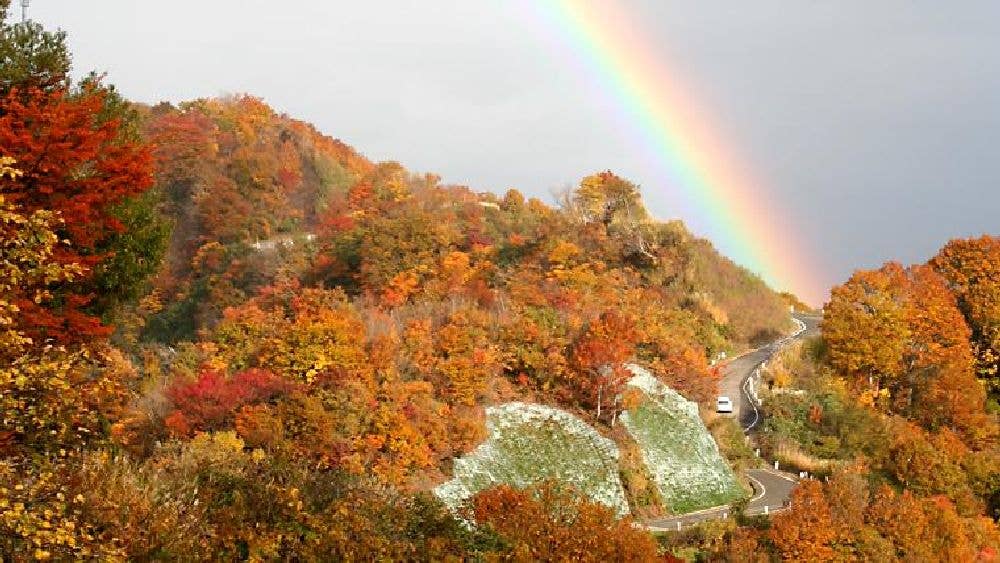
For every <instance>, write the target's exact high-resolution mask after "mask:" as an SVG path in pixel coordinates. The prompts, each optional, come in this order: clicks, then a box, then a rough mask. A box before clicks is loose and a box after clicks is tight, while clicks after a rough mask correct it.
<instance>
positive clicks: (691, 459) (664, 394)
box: [622, 367, 743, 514]
mask: <svg viewBox="0 0 1000 563" xmlns="http://www.w3.org/2000/svg"><path fill="white" fill-rule="evenodd" d="M632 370H633V373H635V377H634V378H633V379H632V380H631V381H630V382H629V385H631V386H634V387H636V388H639V389H641V390H643V391H644V392H645V393H646V396H647V398H648V400H647V401H645V402H643V404H641V405H640V406H638V407H637V408H634V409H632V410H631V411H629V412H627V413H625V414H623V415H622V422H623V423H624V424H625V427H626V428H627V429H628V431H629V433H630V434H631V435H632V437H633V438H634V439H635V441H636V442H637V443H638V444H639V449H640V450H641V451H642V455H643V459H644V460H645V462H646V465H647V467H648V468H649V471H650V473H651V474H652V476H653V480H654V481H655V482H656V484H657V486H658V487H659V490H660V495H661V496H662V498H663V500H664V503H665V504H666V505H667V507H668V508H669V509H670V511H671V512H673V513H675V514H679V513H684V512H690V511H693V510H698V509H701V508H708V507H711V506H717V505H720V504H725V503H728V502H731V501H733V500H735V499H737V498H739V497H740V496H741V495H743V490H742V489H741V488H740V486H739V484H738V482H737V480H736V476H735V475H734V474H733V472H732V470H731V469H730V467H729V465H728V464H726V460H725V459H723V457H722V455H721V454H720V453H719V448H718V446H717V445H716V443H715V441H714V440H713V439H712V436H711V434H709V432H708V429H707V428H705V424H704V423H703V422H702V420H701V418H700V417H699V416H698V406H697V405H696V404H695V403H692V402H690V401H688V400H686V399H684V398H683V397H681V396H680V395H679V394H677V393H676V392H675V391H673V390H672V389H670V388H669V387H667V386H665V385H663V384H662V383H660V382H659V381H657V380H656V379H655V378H654V377H653V376H652V374H650V373H649V372H647V371H645V370H643V369H641V368H638V367H633V368H632Z"/></svg>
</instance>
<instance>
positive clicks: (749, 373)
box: [646, 314, 820, 531]
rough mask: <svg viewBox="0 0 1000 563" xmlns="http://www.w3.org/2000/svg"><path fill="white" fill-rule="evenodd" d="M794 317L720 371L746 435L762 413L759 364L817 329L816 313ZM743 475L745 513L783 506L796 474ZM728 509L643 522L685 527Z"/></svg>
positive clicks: (762, 471)
mask: <svg viewBox="0 0 1000 563" xmlns="http://www.w3.org/2000/svg"><path fill="white" fill-rule="evenodd" d="M793 318H794V319H795V321H796V324H797V325H798V326H799V329H798V330H797V331H796V333H795V334H793V335H792V336H789V337H786V338H782V339H781V340H778V341H776V342H772V343H771V344H768V345H767V346H763V347H761V348H757V349H756V350H751V351H749V352H747V353H745V354H743V355H742V356H739V357H737V358H734V359H733V360H731V361H730V362H729V363H727V364H726V365H725V367H724V368H723V370H722V380H721V381H720V382H719V394H720V395H725V396H727V397H730V398H731V399H732V400H733V416H734V417H736V418H737V420H739V421H740V426H741V427H742V428H743V430H744V432H746V433H747V434H749V433H750V432H752V431H753V429H754V428H756V426H757V425H758V424H760V420H761V412H760V410H759V409H758V408H757V405H756V403H755V402H754V400H755V399H754V397H753V396H754V391H753V387H754V385H755V381H754V380H753V378H754V377H755V376H757V375H758V373H759V372H758V369H759V368H760V366H761V364H763V363H764V362H766V361H768V360H769V359H771V357H772V356H773V355H774V353H775V352H777V351H778V350H780V349H781V347H782V346H784V345H785V344H787V343H789V342H791V341H793V340H796V339H800V338H805V337H808V336H812V335H814V334H816V333H817V332H818V330H819V320H820V317H818V316H815V315H804V314H794V315H793ZM762 461H763V460H762ZM744 475H746V477H747V479H748V480H749V481H750V483H751V484H753V487H754V496H753V497H752V498H751V499H750V503H749V504H748V505H747V509H746V511H745V514H747V515H759V514H769V513H771V512H774V511H776V510H780V509H782V508H783V507H784V506H785V505H786V504H787V503H788V500H789V498H791V494H792V489H794V488H795V482H796V477H795V476H794V475H791V474H788V473H784V472H781V471H776V470H774V469H770V468H756V469H748V470H746V472H745V473H744ZM730 512H731V509H730V507H729V506H718V507H715V508H708V509H705V510H700V511H698V512H690V513H688V514H681V515H677V516H670V517H667V518H659V519H654V520H650V521H648V522H646V527H647V528H648V529H650V530H652V531H668V530H679V529H681V528H682V527H684V526H689V525H691V524H695V523H697V522H701V521H704V520H717V519H721V518H728V517H729V513H730Z"/></svg>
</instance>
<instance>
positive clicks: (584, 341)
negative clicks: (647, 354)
mask: <svg viewBox="0 0 1000 563" xmlns="http://www.w3.org/2000/svg"><path fill="white" fill-rule="evenodd" d="M638 340H639V335H638V331H637V330H636V328H635V322H634V321H633V320H632V319H631V318H629V317H627V316H625V315H622V314H621V313H618V312H617V311H614V310H608V311H605V312H604V313H602V314H601V316H600V317H599V318H597V319H596V320H594V321H593V322H592V323H590V326H589V327H588V328H587V331H586V332H585V333H584V334H583V336H581V337H580V339H579V340H578V341H577V342H576V345H575V346H574V349H573V361H574V364H575V365H576V366H577V367H578V369H579V370H580V371H581V372H582V374H583V375H582V377H581V378H580V379H579V381H578V385H577V387H578V388H579V389H580V390H581V392H582V395H583V396H582V399H583V402H584V403H585V404H590V405H594V406H595V407H596V408H597V416H598V418H600V417H601V413H602V411H603V405H605V404H606V403H608V402H609V401H611V402H612V403H613V406H612V416H616V415H617V399H616V397H618V396H619V395H620V394H621V391H622V388H623V387H624V385H625V383H626V382H627V381H628V377H629V372H628V370H627V369H625V362H626V361H628V360H629V359H630V358H631V357H632V356H633V355H634V354H635V343H636V342H637V341H638Z"/></svg>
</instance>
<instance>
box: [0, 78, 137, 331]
mask: <svg viewBox="0 0 1000 563" xmlns="http://www.w3.org/2000/svg"><path fill="white" fill-rule="evenodd" d="M107 95H108V94H107V93H106V92H105V91H103V90H101V89H100V88H99V87H97V86H88V87H85V88H84V89H83V90H82V91H81V92H78V93H70V92H68V91H66V90H56V91H52V92H46V91H42V90H37V89H28V90H24V91H21V90H17V89H14V90H11V91H10V92H9V93H8V94H7V95H6V96H4V97H3V98H2V99H0V147H2V148H0V151H2V153H3V156H9V157H13V158H14V159H15V160H16V161H17V162H18V163H19V164H20V168H21V171H22V172H23V174H22V175H21V176H20V177H18V178H2V179H0V193H2V194H4V195H5V196H6V198H7V199H8V201H10V202H12V203H14V204H16V205H18V206H20V207H21V208H22V209H24V210H25V211H26V212H29V213H30V212H34V211H36V210H41V209H47V210H51V211H55V212H58V213H60V214H61V217H62V219H63V220H64V221H65V223H64V225H63V227H62V230H61V232H60V233H59V234H60V236H61V237H62V238H65V239H66V240H68V242H69V244H68V245H63V246H60V247H59V250H58V252H57V253H56V255H55V256H54V259H55V261H57V262H58V263H62V264H71V263H76V264H80V265H82V266H84V267H86V268H88V269H90V270H91V271H92V269H93V267H94V266H95V265H97V264H99V263H101V261H102V260H104V259H105V258H107V257H108V254H107V253H106V252H103V251H102V250H101V243H102V242H104V241H106V240H107V239H108V237H109V236H111V235H113V234H115V233H119V232H122V231H123V229H124V227H123V226H122V224H121V223H120V222H119V221H118V220H117V219H115V217H114V216H113V215H112V213H111V207H112V206H113V205H114V204H116V203H119V202H121V201H122V200H124V199H125V198H127V197H130V196H134V195H138V194H140V193H142V192H143V191H145V190H146V189H148V188H149V187H150V186H151V185H152V181H153V179H152V157H151V155H150V151H149V149H148V147H147V146H145V145H143V144H141V143H138V142H134V141H128V140H124V139H123V138H122V137H123V135H121V126H122V124H121V122H120V120H118V119H102V118H101V116H102V111H103V109H104V104H105V99H106V97H107ZM84 281H85V280H84ZM81 287H85V285H83V286H75V288H76V291H78V293H70V292H66V293H64V294H63V296H62V298H61V299H58V300H56V301H57V302H58V305H54V304H53V303H48V304H44V305H43V304H38V303H35V302H33V301H32V300H29V299H24V300H22V301H21V302H20V303H18V306H19V307H20V308H21V310H22V315H21V322H22V324H23V328H25V329H26V330H27V332H28V333H29V334H31V335H32V336H41V337H44V338H52V339H55V340H56V341H59V342H78V341H85V340H87V339H90V338H92V337H95V336H103V335H106V334H108V333H109V332H110V329H109V328H108V327H104V326H102V325H101V323H100V321H99V320H98V319H97V318H95V317H94V316H92V315H89V314H87V312H86V311H85V308H86V306H87V304H88V303H89V302H90V301H91V297H90V296H88V295H86V294H83V293H80V292H82V291H85V290H82V289H80V288H81Z"/></svg>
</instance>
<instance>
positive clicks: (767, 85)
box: [15, 0, 1000, 300]
mask: <svg viewBox="0 0 1000 563" xmlns="http://www.w3.org/2000/svg"><path fill="white" fill-rule="evenodd" d="M15 3H16V2H15ZM619 3H620V4H621V5H623V6H625V7H626V9H627V10H628V11H629V12H631V13H632V14H633V17H635V18H636V19H637V20H638V21H642V22H643V23H644V25H646V26H647V27H646V31H647V32H648V33H649V34H650V36H651V38H652V40H653V42H654V44H655V47H656V49H657V50H658V51H657V52H658V55H659V56H662V57H663V59H664V60H669V61H670V63H671V66H672V67H673V68H675V69H677V71H679V72H680V73H681V74H683V81H684V82H686V83H687V84H688V85H689V86H690V87H691V88H693V89H694V90H695V92H697V94H698V95H699V97H700V98H701V101H702V104H701V105H702V107H704V108H708V109H709V110H710V111H711V113H712V116H713V118H714V121H716V122H718V123H721V124H723V125H724V128H725V135H726V137H727V138H726V139H725V141H726V144H727V145H728V146H730V147H732V148H733V149H734V150H735V151H737V152H738V153H739V154H738V156H739V158H741V159H742V160H744V161H746V162H749V163H750V165H751V167H752V171H753V173H754V175H755V176H756V177H757V179H758V180H760V182H761V184H762V186H763V188H762V189H765V190H767V191H768V192H769V198H770V199H773V200H775V201H779V202H781V203H782V204H783V206H784V207H785V208H787V209H788V210H790V211H791V212H792V216H791V217H786V218H776V220H781V221H783V222H785V223H786V224H787V228H788V231H789V232H790V233H797V235H796V236H800V237H801V238H802V240H803V244H804V246H805V247H806V248H808V249H810V250H811V252H812V253H813V255H814V256H815V257H816V258H817V259H818V260H817V263H818V264H819V266H818V268H820V271H818V272H817V277H818V278H819V279H820V281H821V282H822V283H823V284H824V285H825V286H831V285H833V284H835V283H838V282H840V281H842V280H843V279H845V278H846V277H847V276H848V275H850V272H851V271H852V270H853V269H856V268H862V267H874V266H877V265H879V264H881V263H882V262H883V261H885V260H888V259H896V260H900V261H902V262H904V263H911V262H916V261H923V260H925V259H926V258H928V257H929V256H930V255H932V254H933V253H934V252H935V251H936V249H937V248H938V247H940V246H941V245H942V244H943V243H944V242H945V241H947V240H948V239H949V238H952V237H956V236H969V235H979V234H982V233H984V232H991V233H993V234H1000V181H998V180H1000V2H996V1H995V0H984V1H981V2H974V1H966V2H961V3H954V2H940V1H936V0H935V1H931V0H927V1H915V0H908V1H888V0H887V1H880V2H870V1H855V2H847V1H838V2H826V3H818V2H801V1H798V0H787V1H782V2H777V1H769V0H758V1H755V2H729V1H718V2H707V1H705V0H688V1H666V0H648V1H634V2H626V1H625V0H619ZM31 4H32V5H31V15H32V17H33V18H34V19H36V20H38V21H41V22H42V23H44V24H45V25H47V26H50V27H61V28H63V29H65V30H67V31H68V32H69V40H70V46H71V48H72V50H73V53H74V61H75V68H76V70H77V71H80V72H83V71H87V70H92V69H97V70H101V71H106V72H107V73H108V75H109V78H110V81H111V82H113V83H114V84H116V85H117V86H118V87H119V88H120V89H121V91H122V92H123V93H124V94H125V95H126V96H128V97H130V98H132V99H135V100H138V101H143V102H150V103H152V102H157V101H160V100H171V101H181V100H186V99H191V98H196V97H204V96H215V95H219V94H225V93H231V92H248V93H252V94H255V95H258V96H261V97H263V98H264V99H265V100H266V101H267V102H269V103H270V104H271V105H273V106H274V107H275V108H276V109H277V110H279V111H282V112H287V113H289V114H290V115H292V116H293V117H297V118H300V119H303V120H306V121H310V122H312V123H315V124H316V125H317V126H318V127H319V128H320V129H321V130H322V131H324V132H325V133H328V134H330V135H332V136H334V137H338V138H341V139H343V140H345V141H346V142H348V143H349V144H351V145H353V146H355V147H356V148H357V149H358V150H359V151H361V152H362V153H364V154H366V155H367V156H369V157H370V158H372V159H375V160H385V159H391V160H398V161H400V162H402V163H403V164H404V165H405V166H407V167H408V168H410V169H411V170H414V171H433V172H437V173H439V174H441V175H442V176H443V178H444V180H445V181H446V182H449V183H459V184H467V185H469V186H471V187H472V188H473V189H477V190H493V191H498V192H499V191H503V190H505V189H506V188H508V187H517V188H518V189H520V190H522V191H523V192H525V193H528V194H531V195H538V196H541V197H543V198H546V199H548V198H549V197H550V195H549V194H550V193H551V192H552V191H553V190H554V189H559V188H561V187H564V186H566V185H568V184H570V183H572V182H574V181H575V180H578V179H579V178H580V177H582V176H583V175H586V174H588V173H591V172H593V171H596V170H602V169H607V168H610V169H612V170H615V171H616V172H619V173H620V174H622V175H624V176H626V177H628V178H630V179H632V180H633V181H635V182H637V183H639V184H640V185H642V186H643V190H644V193H645V197H646V200H647V204H648V206H649V207H650V208H651V211H652V212H653V213H654V215H656V216H657V217H661V218H672V217H677V216H680V218H681V219H684V220H685V221H687V222H688V223H689V224H691V226H692V227H693V228H694V229H695V230H696V231H698V232H700V233H701V234H706V233H705V230H706V229H708V228H709V227H708V226H707V225H705V224H703V223H702V221H703V220H704V218H701V217H689V216H684V215H685V211H684V205H683V204H679V203H677V202H676V201H673V200H672V199H671V197H670V196H669V193H668V190H669V186H657V185H656V183H657V182H656V178H657V177H658V176H657V174H656V172H655V171H654V170H652V168H651V166H650V163H649V161H648V159H646V158H645V156H644V155H643V154H641V153H642V151H641V150H637V146H636V144H635V143H634V142H632V140H633V139H634V138H635V137H637V136H638V135H639V132H638V131H632V130H630V129H629V128H628V126H623V125H622V121H621V120H620V119H615V118H613V117H612V115H611V114H612V112H611V111H609V108H608V103H609V98H608V95H607V92H602V91H601V89H600V85H599V84H596V85H595V83H594V82H593V80H591V79H590V77H587V76H583V75H581V73H580V72H579V68H578V67H574V65H572V64H569V62H570V60H569V58H568V57H567V55H566V53H565V52H561V51H560V50H559V49H555V48H553V44H554V43H553V42H554V41H555V40H557V39H558V37H557V35H558V30H556V29H553V28H551V27H547V26H546V24H545V23H543V22H542V21H540V19H539V18H538V16H537V15H536V14H535V13H534V11H533V10H531V9H529V8H528V5H527V4H526V3H525V2H517V1H514V2H506V1H503V2H501V1H496V2H492V1H485V0H484V1H468V0H461V1H448V2H445V1H435V0H424V1H421V2H403V1H398V2H388V1H372V0H367V1H365V2H346V1H345V2H332V1H326V0H312V1H306V0H283V1H281V2H259V1H253V0H210V1H205V0H201V1H195V0H174V1H172V2H145V1H144V2H137V1H135V0H89V1H87V2H81V1H79V0H32V3H31ZM723 250H725V248H723ZM799 290H800V291H801V292H803V293H805V294H807V295H808V296H809V297H811V298H812V299H814V300H818V298H819V291H818V290H817V289H816V288H799Z"/></svg>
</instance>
